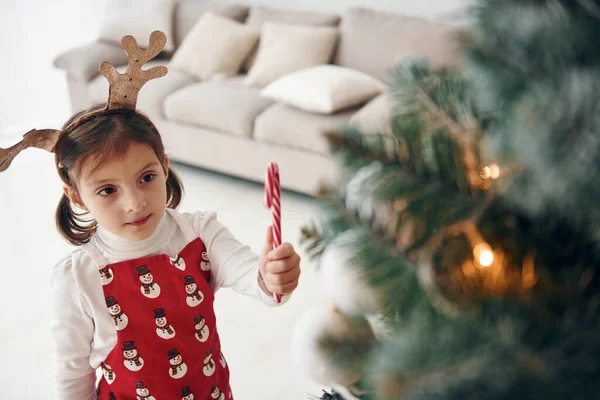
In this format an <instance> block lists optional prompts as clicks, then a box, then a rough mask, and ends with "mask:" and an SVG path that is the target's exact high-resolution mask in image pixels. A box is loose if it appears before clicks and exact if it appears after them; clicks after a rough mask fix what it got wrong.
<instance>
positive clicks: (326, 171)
mask: <svg viewBox="0 0 600 400" xmlns="http://www.w3.org/2000/svg"><path fill="white" fill-rule="evenodd" d="M207 11H211V12H213V13H215V14H219V15H222V16H226V17H228V18H231V19H234V20H237V21H239V22H243V23H246V24H249V25H251V26H255V27H257V28H259V27H260V26H261V24H262V23H264V22H266V21H269V22H271V21H272V22H282V23H293V24H301V25H318V26H334V27H339V41H338V44H337V48H336V51H335V54H334V56H333V57H332V59H331V60H330V62H331V63H332V64H336V65H341V66H345V67H349V68H352V69H355V70H358V71H362V72H365V73H367V74H369V75H371V76H373V77H376V78H378V79H381V80H382V81H383V80H385V79H386V77H387V75H388V73H389V71H391V69H392V68H393V67H394V64H395V62H397V60H398V59H399V58H401V57H403V56H410V57H415V56H419V57H423V56H424V57H428V58H429V59H430V60H431V62H432V64H434V65H436V64H438V65H449V64H454V63H456V62H457V56H456V55H457V54H458V51H457V50H458V48H459V47H458V43H457V41H456V38H455V33H456V32H457V31H458V28H457V27H454V26H449V25H444V24H441V23H437V22H433V21H427V20H422V19H418V18H413V17H406V16H403V15H399V14H394V13H387V12H378V11H375V10H370V9H367V8H350V9H348V10H346V12H345V13H344V14H343V15H341V16H340V15H335V14H327V13H316V12H314V13H312V12H299V11H290V10H283V9H273V8H265V7H254V6H252V7H251V6H246V5H242V4H232V3H225V2H209V1H201V0H179V1H178V2H177V4H176V6H175V8H174V9H173V21H174V30H173V36H174V39H175V48H176V49H177V47H178V46H179V45H180V44H181V42H182V40H183V38H184V37H185V36H186V34H188V33H189V32H190V30H191V29H192V27H193V26H194V24H195V23H196V21H197V20H198V18H199V17H200V16H201V15H202V13H204V12H207ZM175 51H176V50H175ZM169 58H170V54H162V55H161V56H159V58H158V59H155V60H152V61H151V62H149V63H148V64H147V65H148V67H149V66H151V65H167V66H168V62H169ZM104 60H107V61H109V62H111V63H112V64H114V65H120V66H123V65H124V64H126V61H127V57H126V54H125V52H124V51H123V50H122V49H121V48H120V47H119V45H118V44H116V43H113V42H107V41H103V40H97V41H95V42H93V43H89V44H87V45H85V46H82V47H79V48H75V49H71V50H69V51H67V52H66V53H64V54H61V55H60V56H58V57H57V58H56V60H55V66H56V67H58V68H61V69H64V70H66V72H67V81H68V86H69V91H70V98H71V104H72V108H73V111H78V110H81V109H83V108H86V107H88V106H91V105H93V104H96V103H100V102H105V101H106V99H107V93H108V86H107V82H106V80H105V78H104V77H103V76H101V75H99V72H98V66H99V64H100V62H101V61H104ZM145 68H146V67H145ZM120 69H121V70H124V67H121V68H120ZM246 72H247V71H245V70H242V71H240V75H238V76H234V77H229V78H225V79H220V80H208V81H198V80H196V79H195V78H193V77H192V76H190V75H187V74H186V73H183V72H180V71H178V70H174V69H170V70H169V73H168V74H167V75H166V76H165V77H163V78H161V79H157V80H153V81H150V82H148V83H147V84H146V85H145V86H144V88H143V89H142V90H141V92H140V95H139V100H138V108H139V109H140V110H142V111H143V112H145V113H147V114H148V115H149V116H150V117H151V118H152V120H153V121H154V122H155V124H156V126H157V127H158V129H159V131H160V132H161V134H162V136H163V140H164V143H165V147H166V150H167V152H168V154H169V155H170V157H171V159H173V160H176V161H180V162H183V163H187V164H191V165H195V166H199V167H203V168H207V169H210V170H215V171H220V172H223V173H226V174H231V175H235V176H239V177H242V178H246V179H249V180H254V181H258V182H262V181H263V180H264V174H265V169H266V165H267V163H268V162H271V161H274V162H277V163H278V164H279V166H280V170H281V185H282V187H283V188H286V189H290V190H293V191H297V192H302V193H307V194H313V193H314V192H315V190H316V189H317V188H318V186H319V184H320V183H321V182H330V181H332V180H333V179H336V177H337V174H338V170H337V167H336V164H335V163H334V161H333V159H332V157H331V156H330V154H329V152H328V149H327V145H326V142H325V140H324V139H323V137H322V133H323V131H325V130H331V129H336V128H338V127H340V126H341V125H343V124H347V123H349V122H350V121H351V119H352V118H353V116H355V115H356V114H357V112H359V111H360V110H361V109H362V108H363V106H364V105H360V106H357V107H354V108H351V109H346V110H343V111H340V112H336V113H334V114H331V115H322V114H315V113H310V112H305V111H302V110H300V109H297V108H294V107H291V106H288V105H285V104H281V103H277V102H274V101H272V100H270V99H267V98H264V97H261V96H260V88H255V87H248V86H246V85H244V84H243V75H244V74H245V73H246ZM380 100H381V99H375V100H373V102H379V103H381V101H380ZM366 107H369V104H367V105H366ZM371 108H372V109H375V108H376V107H371ZM363 114H364V110H363ZM383 115H384V113H382V117H381V118H384V116H383ZM371 118H373V116H371ZM375 118H377V116H375Z"/></svg>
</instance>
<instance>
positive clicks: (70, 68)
mask: <svg viewBox="0 0 600 400" xmlns="http://www.w3.org/2000/svg"><path fill="white" fill-rule="evenodd" d="M102 61H108V62H109V63H111V64H113V65H121V64H126V63H127V53H125V50H123V48H122V47H120V46H117V45H115V44H112V43H103V42H93V43H88V44H86V45H83V46H79V47H75V48H73V49H71V50H69V51H67V52H65V53H62V54H61V55H59V56H58V57H56V59H55V60H54V66H55V67H57V68H61V69H64V70H66V71H67V73H68V74H69V77H70V78H74V79H77V80H81V81H84V82H87V81H89V80H90V79H92V78H93V77H95V76H96V75H99V74H100V64H101V63H102Z"/></svg>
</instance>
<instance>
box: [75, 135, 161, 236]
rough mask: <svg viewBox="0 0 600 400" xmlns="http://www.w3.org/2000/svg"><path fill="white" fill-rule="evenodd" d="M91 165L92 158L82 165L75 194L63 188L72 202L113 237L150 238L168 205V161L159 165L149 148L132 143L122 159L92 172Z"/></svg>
mask: <svg viewBox="0 0 600 400" xmlns="http://www.w3.org/2000/svg"><path fill="white" fill-rule="evenodd" d="M94 165H95V164H94V160H93V159H91V160H86V161H85V162H84V163H83V165H82V166H81V171H80V174H79V178H78V181H77V187H78V189H79V191H78V192H75V191H74V190H73V188H69V187H67V186H65V188H64V190H65V193H66V194H67V196H68V197H69V198H70V199H71V202H73V204H75V205H76V206H78V207H79V208H82V209H84V210H87V211H89V212H90V213H91V214H92V216H93V217H94V219H95V220H96V221H97V222H98V225H100V226H101V227H103V228H104V229H106V230H107V231H109V232H111V233H113V234H115V235H118V236H120V237H123V238H125V239H129V240H144V239H147V238H149V237H150V236H151V235H152V233H153V232H154V230H155V229H156V227H157V226H158V223H159V221H160V219H161V218H162V215H163V213H164V211H165V208H166V204H167V187H166V180H167V175H166V174H167V173H166V171H168V159H167V158H166V157H165V159H164V160H162V162H161V161H160V160H159V159H158V158H157V157H156V154H155V153H154V151H153V150H152V148H151V147H150V146H148V145H145V144H141V143H132V144H131V145H129V148H128V149H127V152H126V154H125V156H124V157H123V158H122V159H115V160H111V161H108V162H105V163H102V164H100V166H98V167H97V168H95V169H93V170H92V168H93V167H94Z"/></svg>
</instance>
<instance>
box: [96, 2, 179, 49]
mask: <svg viewBox="0 0 600 400" xmlns="http://www.w3.org/2000/svg"><path fill="white" fill-rule="evenodd" d="M174 9H175V0H107V2H106V6H105V14H104V20H103V22H102V25H101V27H100V40H101V41H105V42H108V43H115V44H117V45H120V43H121V38H123V36H125V35H131V36H133V37H134V38H135V39H136V40H137V42H138V45H139V46H140V47H142V48H146V47H148V42H149V39H150V34H151V33H152V32H153V31H156V30H159V31H162V32H163V33H164V34H165V35H167V43H166V44H165V48H164V51H165V52H171V51H173V50H175V41H174V40H173V36H174V35H173V12H174Z"/></svg>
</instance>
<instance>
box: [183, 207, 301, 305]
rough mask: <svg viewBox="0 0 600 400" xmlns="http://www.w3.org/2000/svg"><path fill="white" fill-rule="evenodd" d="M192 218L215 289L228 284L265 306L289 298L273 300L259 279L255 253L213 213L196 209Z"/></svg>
mask: <svg viewBox="0 0 600 400" xmlns="http://www.w3.org/2000/svg"><path fill="white" fill-rule="evenodd" d="M193 217H194V221H193V226H194V231H195V232H197V234H198V236H199V237H200V239H202V241H203V242H204V244H205V245H206V249H207V252H208V258H209V260H210V265H211V269H212V277H213V280H212V282H211V285H212V287H213V290H214V291H215V292H216V291H217V290H218V289H219V288H221V287H229V288H231V289H233V290H234V291H236V292H237V293H240V294H243V295H246V296H250V297H252V298H254V299H256V300H259V301H261V302H262V303H263V304H266V305H268V306H277V305H280V304H283V303H285V302H286V301H287V300H289V298H290V297H291V295H287V296H282V298H281V303H279V304H277V303H275V301H273V295H272V294H269V291H268V290H267V288H266V287H265V285H264V282H263V281H262V279H260V274H259V272H258V255H257V254H255V253H253V252H252V251H251V250H250V247H249V246H246V245H243V244H242V243H240V242H239V241H238V240H237V239H236V238H235V237H234V236H233V235H232V234H231V232H230V231H229V229H227V228H226V227H225V226H223V224H221V223H220V222H219V221H218V220H217V215H216V214H215V213H214V212H197V213H195V214H193Z"/></svg>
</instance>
